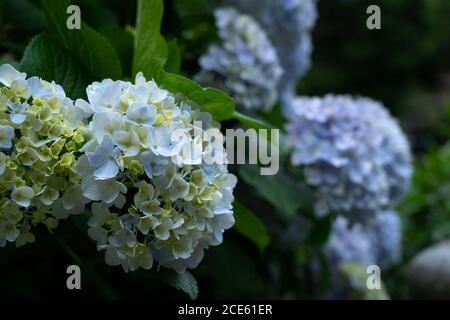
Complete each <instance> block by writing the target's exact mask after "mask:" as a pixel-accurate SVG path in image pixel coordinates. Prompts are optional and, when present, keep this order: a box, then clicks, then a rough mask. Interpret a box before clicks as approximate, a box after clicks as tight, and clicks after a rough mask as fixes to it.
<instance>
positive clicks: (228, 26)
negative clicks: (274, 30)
mask: <svg viewBox="0 0 450 320" xmlns="http://www.w3.org/2000/svg"><path fill="white" fill-rule="evenodd" d="M214 14H215V17H216V25H217V28H218V33H219V37H220V41H221V43H219V44H213V45H211V46H210V47H209V48H208V52H207V53H206V54H205V55H203V56H202V57H201V58H200V61H199V63H200V66H201V68H202V70H201V71H200V72H199V73H198V74H197V75H196V76H195V80H196V81H198V82H199V83H201V84H203V85H207V86H213V87H216V88H218V89H221V90H223V91H225V92H228V93H229V94H230V95H231V96H232V97H233V98H234V99H235V101H236V104H237V105H238V106H240V107H242V108H245V109H265V110H268V109H269V108H271V107H272V106H273V104H274V103H275V101H276V100H277V98H278V94H277V90H278V85H279V80H280V77H281V75H282V69H281V66H280V63H279V61H278V57H277V54H276V51H275V49H274V48H273V46H272V44H271V42H270V40H269V39H268V37H267V35H266V33H265V32H264V30H263V29H262V28H261V27H260V26H259V24H258V23H257V22H256V21H255V20H254V19H253V18H252V17H250V16H248V15H244V14H240V13H239V12H237V11H236V10H235V9H232V8H221V9H217V10H216V11H215V13H214Z"/></svg>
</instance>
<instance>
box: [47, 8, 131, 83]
mask: <svg viewBox="0 0 450 320" xmlns="http://www.w3.org/2000/svg"><path fill="white" fill-rule="evenodd" d="M41 3H42V7H43V8H44V11H45V13H46V15H47V21H48V23H49V27H50V30H51V31H52V33H53V34H54V36H55V37H56V39H57V40H58V41H59V42H60V44H61V45H62V46H63V47H64V48H65V49H66V50H68V51H69V52H70V53H72V54H73V55H74V56H75V57H77V58H78V60H79V61H80V62H81V64H83V65H84V66H85V67H86V69H88V70H89V71H90V73H91V74H92V75H93V76H94V77H96V78H97V79H104V78H113V79H119V78H120V77H121V76H122V66H121V64H120V60H119V57H118V55H117V53H116V51H115V50H114V48H113V47H112V46H111V44H110V43H109V42H108V40H106V38H105V37H104V36H102V35H101V34H100V33H98V32H96V31H95V30H93V29H92V28H90V27H89V26H88V25H87V24H85V23H84V22H82V23H81V29H79V30H77V29H74V30H69V29H68V28H67V26H66V21H67V18H68V17H69V15H68V14H67V13H66V10H67V7H68V6H69V5H70V1H69V0H41Z"/></svg>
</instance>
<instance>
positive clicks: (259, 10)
mask: <svg viewBox="0 0 450 320" xmlns="http://www.w3.org/2000/svg"><path fill="white" fill-rule="evenodd" d="M218 2H219V3H220V4H221V5H230V6H233V7H235V8H237V9H238V10H240V11H241V12H244V13H246V14H249V15H251V16H252V17H254V18H255V19H256V20H257V21H258V22H259V23H260V24H261V26H262V27H263V28H264V30H265V31H266V32H267V34H268V36H269V38H270V40H271V42H272V43H273V45H274V47H275V49H276V51H277V54H278V57H279V59H280V63H281V66H282V68H283V70H284V71H285V72H284V73H283V76H282V78H281V80H280V84H279V93H280V96H281V98H282V102H283V105H284V104H285V103H286V104H288V103H289V101H290V98H292V97H293V96H294V95H295V87H296V84H297V81H298V79H299V78H300V77H301V76H302V75H303V74H304V73H305V72H306V71H307V70H308V68H309V67H310V64H311V53H312V49H313V46H312V41H311V30H312V28H313V27H314V24H315V22H316V20H317V15H318V14H317V1H316V0H246V1H241V0H222V1H218ZM284 108H285V107H284V106H283V109H284Z"/></svg>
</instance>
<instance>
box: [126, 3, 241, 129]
mask: <svg viewBox="0 0 450 320" xmlns="http://www.w3.org/2000/svg"><path fill="white" fill-rule="evenodd" d="M162 15H163V3H162V1H161V0H139V2H138V10H137V22H136V32H135V44H134V46H135V51H134V59H133V75H135V74H136V73H137V72H139V71H141V72H143V74H144V75H145V76H146V77H147V78H148V79H154V80H155V81H156V82H157V83H158V84H159V85H161V86H163V87H164V88H165V89H166V90H168V91H170V92H172V93H174V94H182V95H184V97H186V98H187V99H189V100H191V101H193V102H195V103H197V104H198V105H199V106H200V107H201V108H202V110H203V111H206V112H210V113H211V114H212V116H213V117H214V119H215V120H217V121H222V120H228V119H231V118H232V116H233V111H234V101H233V100H232V99H231V98H230V97H229V96H227V95H226V94H224V93H223V92H221V91H219V90H216V89H213V88H203V87H202V86H200V85H199V84H198V83H196V82H194V81H192V80H190V79H188V78H185V77H183V76H181V75H178V74H174V73H170V72H167V71H164V65H165V64H166V62H167V61H168V56H169V51H170V50H169V46H168V45H167V43H166V42H165V41H164V38H163V37H162V36H161V34H160V25H161V20H162ZM171 46H172V47H173V44H172V45H171ZM172 51H173V49H172ZM172 55H173V52H172ZM173 59H174V57H171V60H169V62H170V64H169V66H168V69H173V61H172V60H173Z"/></svg>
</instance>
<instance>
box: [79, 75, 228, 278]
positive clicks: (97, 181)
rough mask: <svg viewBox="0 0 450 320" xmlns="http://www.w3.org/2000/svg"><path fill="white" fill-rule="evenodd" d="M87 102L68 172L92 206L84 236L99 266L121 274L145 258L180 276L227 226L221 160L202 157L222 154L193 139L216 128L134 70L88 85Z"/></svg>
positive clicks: (200, 139) (218, 239)
mask: <svg viewBox="0 0 450 320" xmlns="http://www.w3.org/2000/svg"><path fill="white" fill-rule="evenodd" d="M87 96H88V101H89V102H88V103H86V104H87V105H89V107H90V113H91V114H92V115H93V116H92V118H91V119H90V122H89V130H90V136H91V138H90V139H89V141H87V143H86V144H85V145H84V147H83V148H82V151H83V153H84V154H83V155H82V156H81V157H80V159H79V160H78V162H77V172H78V174H79V175H80V176H81V177H82V181H81V190H82V193H83V195H84V196H85V197H87V198H88V199H90V200H92V201H94V203H93V204H92V213H93V215H92V217H91V219H90V220H89V222H88V225H89V230H88V233H89V236H90V237H91V238H92V239H94V240H95V241H96V242H97V247H98V249H99V250H105V259H106V263H107V264H109V265H122V267H123V268H124V270H125V271H128V270H131V271H133V270H136V269H138V268H144V269H149V268H151V267H152V264H153V261H154V260H155V261H157V262H158V263H159V264H161V265H163V266H167V267H171V268H175V269H176V270H180V271H182V270H184V269H186V268H194V267H196V266H197V264H198V263H199V262H200V260H201V259H202V257H203V251H204V249H205V248H207V247H208V246H210V245H218V244H220V243H221V242H222V234H223V232H224V230H225V229H228V228H230V227H231V226H232V225H233V224H234V218H233V211H232V201H233V194H232V191H233V188H234V186H235V184H236V178H235V176H233V175H232V174H229V173H228V172H227V168H226V164H205V163H206V162H204V161H201V160H202V159H203V158H204V157H206V156H208V155H210V154H211V153H213V152H223V154H225V151H224V150H223V149H224V148H223V146H220V148H222V150H217V149H215V150H214V148H212V143H211V140H210V139H209V136H208V135H207V134H202V135H200V136H196V135H195V134H194V133H195V132H196V131H197V132H198V131H200V132H202V133H205V132H206V131H205V130H207V129H209V128H214V127H215V124H214V123H213V122H212V120H211V115H210V114H209V113H204V112H200V111H199V110H198V108H194V107H191V106H190V105H189V104H188V103H187V102H186V101H185V102H183V101H181V102H178V101H177V99H176V98H175V96H174V95H173V94H171V93H169V92H168V91H166V90H163V89H161V88H158V86H157V85H156V84H155V82H153V81H147V80H146V79H145V78H144V77H143V76H142V74H140V73H139V74H138V75H137V76H136V80H135V83H130V82H124V81H112V80H110V79H106V80H103V81H102V82H94V83H92V84H91V85H90V86H88V88H87ZM198 121H201V124H200V125H201V126H199V125H198V123H200V122H198ZM175 131H176V132H177V136H176V138H174V136H173V134H172V133H173V132H175ZM192 147H193V149H189V148H192ZM186 150H193V151H192V152H185V151H186ZM186 154H187V155H188V156H186Z"/></svg>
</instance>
